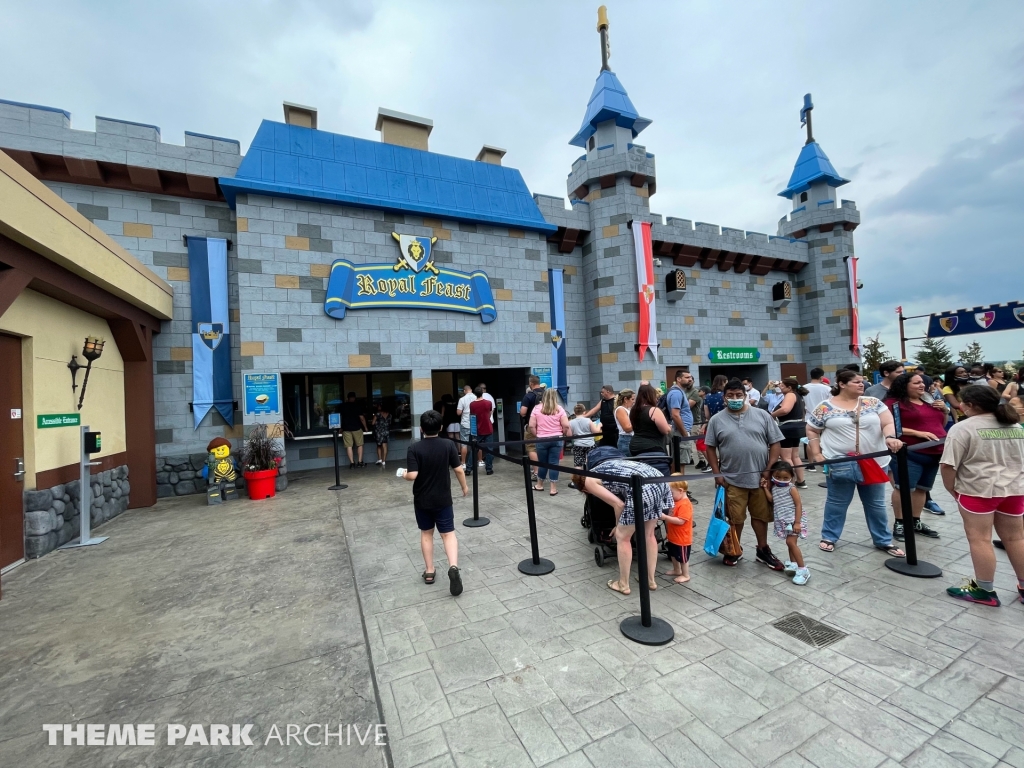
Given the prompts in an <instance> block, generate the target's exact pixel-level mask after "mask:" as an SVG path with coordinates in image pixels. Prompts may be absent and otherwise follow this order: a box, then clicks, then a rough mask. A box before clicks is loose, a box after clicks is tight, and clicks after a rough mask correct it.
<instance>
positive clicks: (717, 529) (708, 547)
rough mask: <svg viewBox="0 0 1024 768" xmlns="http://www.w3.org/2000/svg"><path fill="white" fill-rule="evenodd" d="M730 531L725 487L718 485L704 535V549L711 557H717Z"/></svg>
mask: <svg viewBox="0 0 1024 768" xmlns="http://www.w3.org/2000/svg"><path fill="white" fill-rule="evenodd" d="M727 533H729V521H728V520H726V519H725V488H723V487H722V486H718V490H717V491H716V492H715V506H714V509H713V510H712V512H711V520H710V521H709V522H708V532H707V535H706V536H705V537H704V551H705V552H706V553H707V555H708V556H709V557H717V556H718V549H719V547H721V546H722V541H724V540H725V535H726V534H727Z"/></svg>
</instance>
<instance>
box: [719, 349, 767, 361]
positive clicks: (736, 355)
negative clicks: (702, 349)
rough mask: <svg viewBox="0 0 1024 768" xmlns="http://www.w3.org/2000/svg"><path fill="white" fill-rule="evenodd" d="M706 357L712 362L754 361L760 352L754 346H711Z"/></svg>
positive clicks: (758, 357) (759, 357)
mask: <svg viewBox="0 0 1024 768" xmlns="http://www.w3.org/2000/svg"><path fill="white" fill-rule="evenodd" d="M708 359H709V360H710V361H711V362H712V363H756V362H757V361H758V360H760V359H761V353H760V352H758V351H757V348H756V347H712V348H711V351H710V352H708Z"/></svg>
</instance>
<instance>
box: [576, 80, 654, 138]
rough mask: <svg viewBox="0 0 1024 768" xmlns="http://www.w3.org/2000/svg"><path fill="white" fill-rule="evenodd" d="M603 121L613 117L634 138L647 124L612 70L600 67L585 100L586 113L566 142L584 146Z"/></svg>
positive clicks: (648, 121)
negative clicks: (588, 96) (573, 134)
mask: <svg viewBox="0 0 1024 768" xmlns="http://www.w3.org/2000/svg"><path fill="white" fill-rule="evenodd" d="M607 120H614V121H615V124H616V125H619V126H622V127H623V128H629V129H630V130H631V131H632V132H633V138H634V139H635V138H636V137H637V135H638V134H639V133H640V131H642V130H643V129H644V128H646V127H647V126H648V125H650V124H651V121H650V120H648V119H647V118H645V117H640V115H639V113H638V112H637V111H636V107H634V106H633V102H632V101H630V100H629V94H627V93H626V89H625V88H623V87H622V83H620V82H619V78H617V77H616V76H615V73H614V72H610V71H608V70H606V69H605V70H601V74H599V75H598V76H597V82H596V83H594V90H593V91H592V92H591V94H590V101H589V102H588V103H587V113H586V115H585V116H584V117H583V125H581V126H580V129H579V131H577V133H576V135H575V136H573V137H572V139H570V140H569V143H570V144H571V145H572V146H574V147H586V146H587V139H589V138H590V137H591V136H593V135H594V133H596V131H597V126H598V123H603V122H605V121H607Z"/></svg>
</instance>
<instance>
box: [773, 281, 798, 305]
mask: <svg viewBox="0 0 1024 768" xmlns="http://www.w3.org/2000/svg"><path fill="white" fill-rule="evenodd" d="M792 300H793V286H792V285H791V284H790V282H789V281H788V280H781V281H779V282H777V283H776V284H775V285H773V286H772V305H773V306H774V307H775V308H776V309H782V308H783V307H788V306H789V302H791V301H792Z"/></svg>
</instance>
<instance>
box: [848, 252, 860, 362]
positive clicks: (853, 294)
mask: <svg viewBox="0 0 1024 768" xmlns="http://www.w3.org/2000/svg"><path fill="white" fill-rule="evenodd" d="M846 268H847V270H848V271H849V274H848V275H847V281H848V282H849V283H850V351H851V352H853V354H854V355H856V356H857V357H860V307H859V305H858V302H857V257H856V256H851V257H850V258H848V259H847V260H846Z"/></svg>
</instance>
